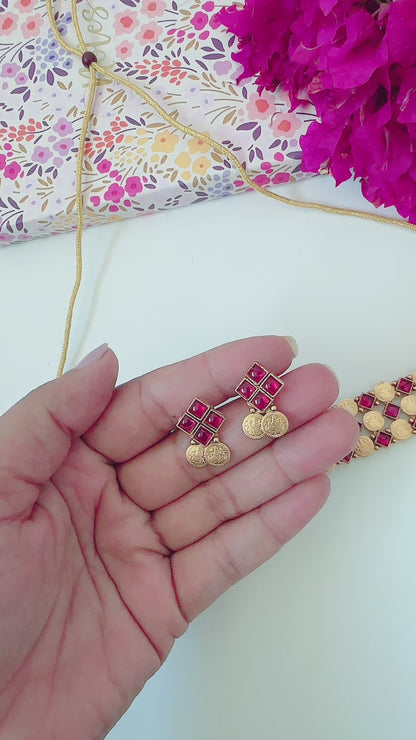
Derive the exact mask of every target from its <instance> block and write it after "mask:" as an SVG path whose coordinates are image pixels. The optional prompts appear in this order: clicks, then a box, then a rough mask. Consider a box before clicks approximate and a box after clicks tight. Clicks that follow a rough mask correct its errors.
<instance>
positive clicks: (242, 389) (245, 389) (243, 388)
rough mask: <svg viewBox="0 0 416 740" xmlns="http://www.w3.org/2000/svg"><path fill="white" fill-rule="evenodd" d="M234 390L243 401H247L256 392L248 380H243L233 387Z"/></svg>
mask: <svg viewBox="0 0 416 740" xmlns="http://www.w3.org/2000/svg"><path fill="white" fill-rule="evenodd" d="M235 392H236V393H238V395H239V396H241V398H244V400H245V401H249V400H250V398H251V397H252V396H254V394H255V392H256V386H255V385H253V383H250V382H249V381H248V380H243V382H242V383H240V385H239V386H238V388H236V389H235Z"/></svg>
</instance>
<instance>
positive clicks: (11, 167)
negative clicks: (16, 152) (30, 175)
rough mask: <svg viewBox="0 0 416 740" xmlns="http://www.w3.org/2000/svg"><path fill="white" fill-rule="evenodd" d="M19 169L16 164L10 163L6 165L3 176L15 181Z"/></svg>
mask: <svg viewBox="0 0 416 740" xmlns="http://www.w3.org/2000/svg"><path fill="white" fill-rule="evenodd" d="M21 169H22V168H21V166H20V164H18V162H10V164H8V165H6V167H5V168H4V176H5V177H7V178H8V179H9V180H15V179H16V177H17V176H18V174H19V173H20V170H21Z"/></svg>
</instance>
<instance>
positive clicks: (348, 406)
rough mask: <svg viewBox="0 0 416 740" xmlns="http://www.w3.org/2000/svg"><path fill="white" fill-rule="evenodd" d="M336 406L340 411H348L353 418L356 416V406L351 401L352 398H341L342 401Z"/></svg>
mask: <svg viewBox="0 0 416 740" xmlns="http://www.w3.org/2000/svg"><path fill="white" fill-rule="evenodd" d="M337 406H338V407H339V408H340V409H345V410H346V411H349V412H350V414H352V415H353V416H356V415H357V414H358V406H357V404H356V403H355V401H353V400H352V398H343V399H342V401H340V402H339V403H338V404H337Z"/></svg>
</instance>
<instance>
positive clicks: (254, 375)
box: [247, 362, 267, 385]
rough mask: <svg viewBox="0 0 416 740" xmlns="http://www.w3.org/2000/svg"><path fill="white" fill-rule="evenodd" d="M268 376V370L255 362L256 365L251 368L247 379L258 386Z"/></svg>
mask: <svg viewBox="0 0 416 740" xmlns="http://www.w3.org/2000/svg"><path fill="white" fill-rule="evenodd" d="M266 375H267V370H265V369H264V367H261V365H258V364H257V362H255V363H254V365H252V366H251V368H250V370H249V371H248V373H247V377H248V378H250V380H253V381H254V382H255V383H257V385H259V384H260V383H261V381H262V380H263V379H264V378H265V377H266Z"/></svg>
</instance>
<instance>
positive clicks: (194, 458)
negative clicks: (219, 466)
mask: <svg viewBox="0 0 416 740" xmlns="http://www.w3.org/2000/svg"><path fill="white" fill-rule="evenodd" d="M185 456H186V459H187V461H188V462H189V463H190V464H191V465H193V466H194V467H195V468H203V467H204V466H205V465H206V464H207V461H206V460H205V458H204V446H203V445H197V444H190V445H189V447H188V448H187V450H186V452H185Z"/></svg>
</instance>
